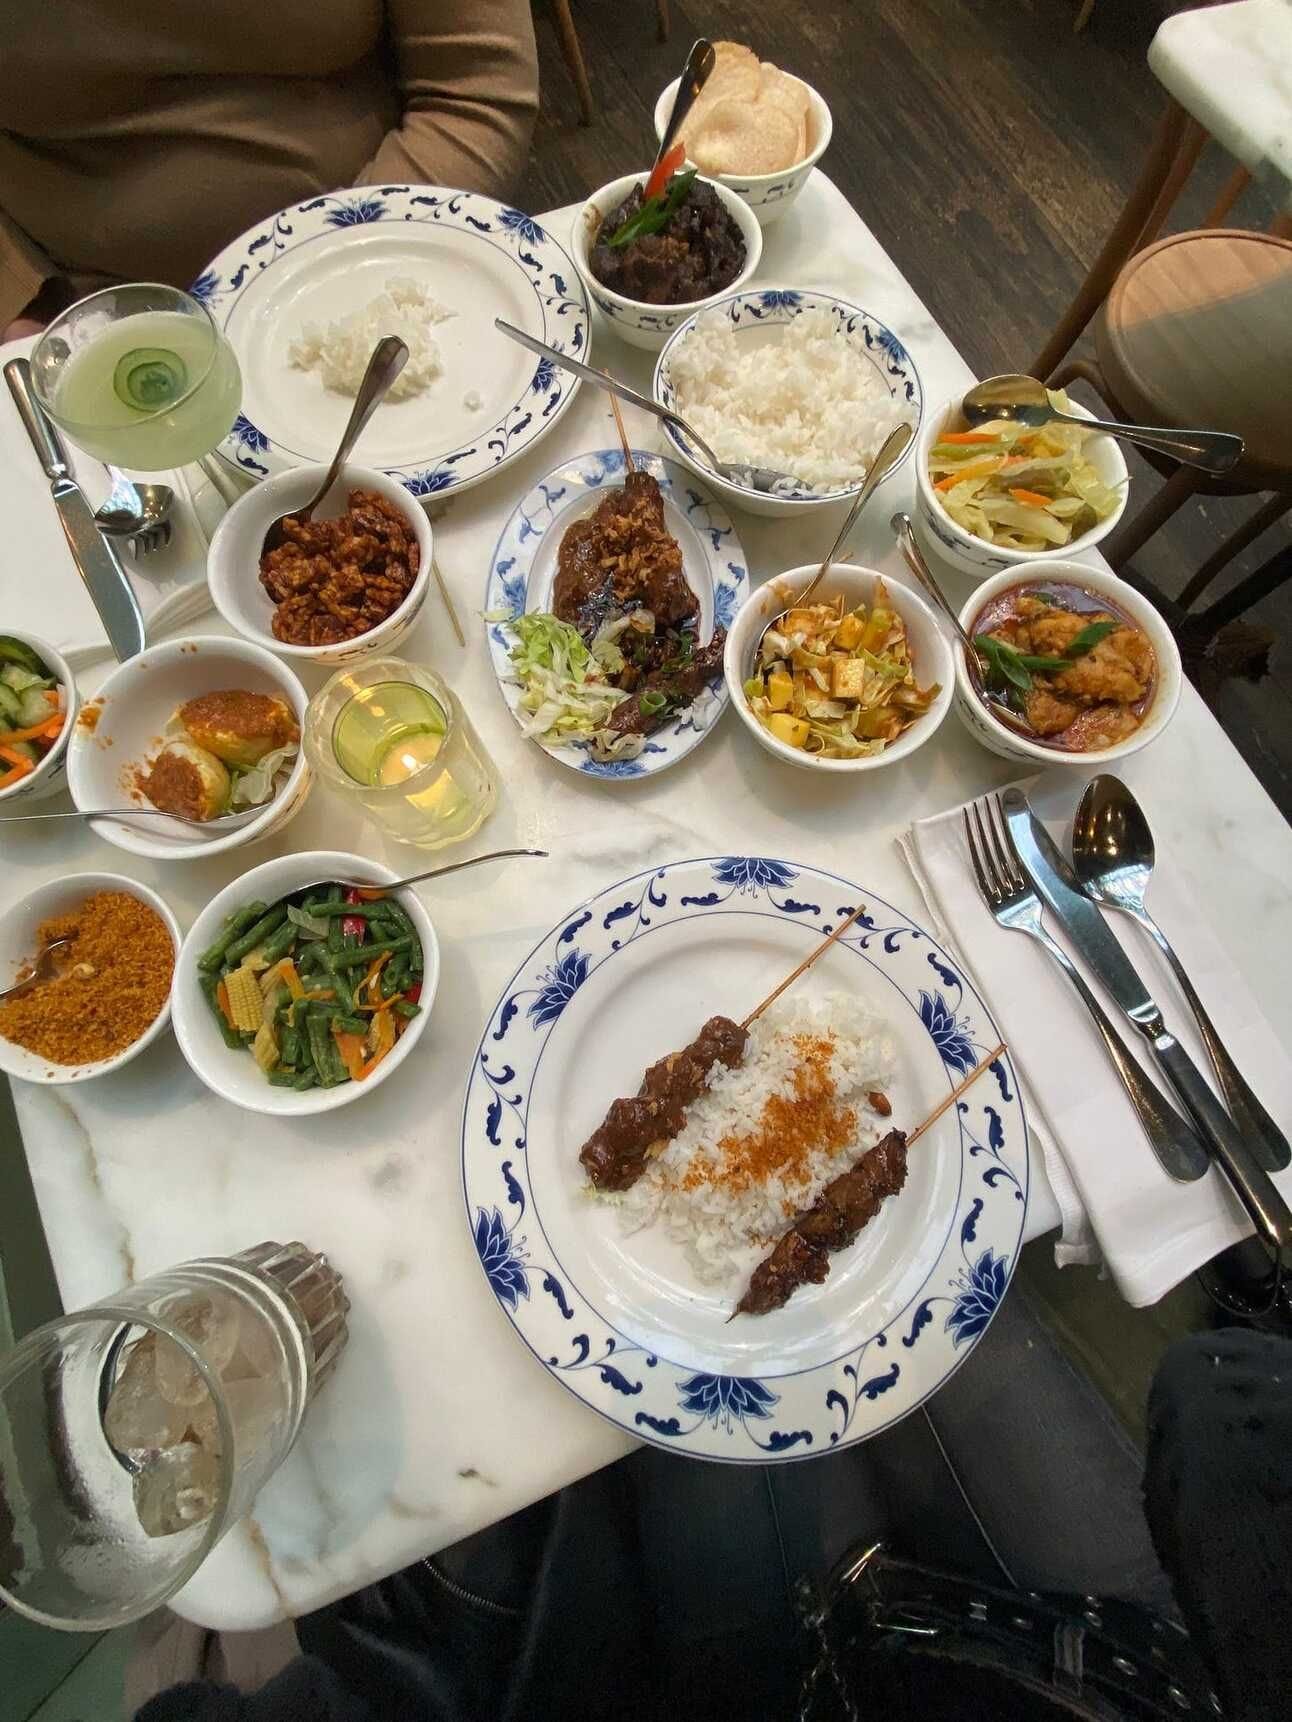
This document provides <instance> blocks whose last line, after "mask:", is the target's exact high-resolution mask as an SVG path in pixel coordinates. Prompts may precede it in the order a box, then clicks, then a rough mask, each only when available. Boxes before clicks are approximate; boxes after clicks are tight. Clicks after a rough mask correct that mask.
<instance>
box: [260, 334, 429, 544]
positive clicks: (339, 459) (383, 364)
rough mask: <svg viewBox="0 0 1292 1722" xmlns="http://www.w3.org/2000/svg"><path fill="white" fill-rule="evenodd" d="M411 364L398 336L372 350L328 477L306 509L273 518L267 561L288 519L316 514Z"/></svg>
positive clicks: (267, 536) (267, 534)
mask: <svg viewBox="0 0 1292 1722" xmlns="http://www.w3.org/2000/svg"><path fill="white" fill-rule="evenodd" d="M407 363H408V348H407V347H406V346H405V345H404V343H403V342H402V341H401V340H400V338H399V336H398V335H383V336H382V338H381V340H380V341H378V342H377V345H376V346H375V347H374V348H373V349H372V357H371V358H370V359H369V360H368V369H367V370H366V371H365V372H364V373H363V381H362V382H361V383H360V384H359V392H358V393H357V394H356V395H355V397H354V406H353V407H352V408H351V411H350V417H349V419H348V420H347V421H346V427H345V429H344V430H343V431H342V432H341V440H340V442H339V443H338V444H337V449H336V453H335V454H334V455H333V456H332V464H331V466H330V467H328V469H327V476H326V477H325V478H324V480H323V482H322V484H321V485H320V486H319V487H318V490H317V491H316V493H315V494H314V496H313V497H312V498H311V499H310V501H309V502H307V503H306V504H305V506H304V508H289V509H288V510H287V512H286V513H285V514H280V515H279V516H278V518H277V519H276V520H271V521H270V523H269V527H268V529H267V531H266V532H265V536H264V540H263V542H262V543H261V546H260V555H261V559H262V560H263V559H264V558H265V557H266V556H268V555H269V553H270V551H271V550H277V549H278V547H279V545H280V544H282V543H283V542H284V540H285V539H286V536H287V534H286V533H285V532H284V531H283V524H284V522H285V521H288V520H299V521H300V522H301V523H302V525H303V524H304V523H305V521H307V520H308V519H309V518H310V516H311V515H312V514H313V512H314V510H315V509H316V508H317V507H318V505H319V503H320V502H322V500H323V498H324V497H325V496H326V495H327V493H328V491H329V490H331V488H332V486H333V485H334V484H335V483H336V481H337V479H338V478H339V477H340V474H341V468H342V467H343V466H344V465H345V463H346V461H347V460H348V459H349V458H350V450H351V449H352V448H353V447H354V445H355V443H357V442H358V440H359V438H360V436H361V435H362V434H363V431H364V428H365V427H366V425H367V423H368V420H369V419H370V418H371V417H372V415H373V414H374V413H375V412H376V410H377V408H378V407H379V406H380V405H381V403H382V401H383V400H384V399H385V398H386V393H387V391H388V390H389V388H390V385H391V384H392V383H393V382H394V380H395V378H396V377H397V376H398V375H399V373H400V372H401V371H402V370H403V368H404V366H405V365H406V364H407Z"/></svg>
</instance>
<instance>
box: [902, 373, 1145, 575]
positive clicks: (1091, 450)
mask: <svg viewBox="0 0 1292 1722" xmlns="http://www.w3.org/2000/svg"><path fill="white" fill-rule="evenodd" d="M961 398H962V397H961V396H960V395H953V396H952V397H951V398H950V399H949V400H945V401H943V403H942V405H941V406H940V407H939V408H938V410H937V411H936V412H930V413H928V414H926V415H925V421H924V428H923V430H922V431H921V432H920V435H919V436H918V437H917V438H916V443H915V518H914V522H913V524H914V527H915V536H916V537H917V538H918V539H919V541H920V546H921V548H922V549H923V551H924V553H925V554H926V555H928V556H934V557H939V558H941V560H942V561H943V562H946V563H949V564H950V566H951V567H952V568H955V569H957V570H958V571H959V572H960V573H961V574H968V575H969V576H970V578H971V579H974V580H985V579H986V578H987V576H988V575H989V574H997V573H999V572H1000V571H1001V569H1009V568H1021V567H1023V565H1024V564H1025V563H1028V562H1048V561H1050V560H1051V558H1054V559H1057V560H1062V561H1066V560H1068V559H1070V558H1071V557H1073V556H1080V555H1081V554H1082V552H1083V551H1086V550H1093V549H1094V548H1095V546H1096V545H1097V544H1098V543H1100V542H1101V540H1103V539H1105V538H1107V536H1108V534H1109V533H1110V532H1111V531H1112V529H1113V527H1114V526H1116V524H1117V522H1118V521H1119V520H1120V519H1121V517H1122V515H1123V514H1124V513H1125V512H1126V497H1127V492H1128V490H1129V488H1130V487H1129V483H1128V478H1127V469H1126V457H1125V455H1124V454H1123V453H1122V451H1121V446H1120V444H1118V443H1117V442H1116V441H1115V440H1114V438H1112V437H1110V436H1096V437H1092V438H1091V439H1090V441H1089V442H1088V443H1087V444H1086V454H1087V457H1088V458H1089V461H1090V464H1091V465H1092V466H1093V467H1094V469H1095V471H1096V472H1097V473H1098V474H1099V476H1100V478H1101V479H1103V481H1104V483H1105V484H1106V485H1108V486H1109V487H1110V488H1111V489H1114V490H1116V491H1117V492H1118V502H1117V506H1116V508H1114V509H1113V511H1112V513H1111V514H1110V515H1109V516H1108V518H1107V520H1101V521H1100V522H1099V524H1098V525H1097V526H1092V527H1091V529H1090V531H1089V532H1083V533H1082V534H1081V536H1080V537H1079V538H1074V539H1073V540H1072V542H1071V544H1063V545H1058V546H1056V547H1055V548H1054V549H1053V550H1006V549H1004V548H1002V547H1001V546H999V545H995V544H988V543H986V542H985V540H983V539H981V538H975V537H974V535H973V533H972V532H966V531H965V530H964V528H963V527H962V526H957V525H956V523H955V521H954V520H952V518H951V516H950V515H949V514H948V513H947V511H946V509H945V508H943V506H942V503H941V500H940V499H939V497H938V494H937V492H936V491H935V490H934V488H933V482H932V480H931V479H930V477H929V450H930V449H931V448H932V447H933V445H934V443H935V442H936V441H937V440H938V438H939V437H940V436H941V434H942V431H943V429H944V427H945V426H946V425H947V424H948V423H949V422H950V421H952V420H953V419H955V418H956V417H958V415H959V411H960V401H961ZM1072 411H1073V412H1074V413H1075V414H1076V416H1077V417H1078V418H1083V419H1090V418H1093V417H1094V416H1095V415H1094V414H1093V413H1092V412H1089V411H1087V409H1086V408H1085V407H1083V406H1082V405H1081V404H1080V403H1079V402H1077V401H1073V403H1072Z"/></svg>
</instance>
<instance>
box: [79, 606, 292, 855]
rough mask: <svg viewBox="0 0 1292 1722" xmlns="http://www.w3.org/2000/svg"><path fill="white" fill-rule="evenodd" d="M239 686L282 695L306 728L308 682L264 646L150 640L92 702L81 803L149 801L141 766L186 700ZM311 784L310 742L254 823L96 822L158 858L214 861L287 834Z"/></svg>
mask: <svg viewBox="0 0 1292 1722" xmlns="http://www.w3.org/2000/svg"><path fill="white" fill-rule="evenodd" d="M233 688H238V689H246V690H247V692H249V693H255V694H276V695H277V696H278V697H279V698H280V699H282V700H284V701H285V702H286V703H287V704H288V705H289V706H290V707H291V708H292V711H293V712H294V713H295V714H296V721H297V723H298V724H299V725H300V726H301V728H302V729H304V726H305V707H306V705H307V704H308V696H307V695H306V692H305V689H304V688H303V687H302V686H301V684H300V682H299V680H298V679H297V677H296V676H295V674H294V673H293V672H292V671H291V670H290V669H289V668H288V667H287V665H286V664H282V663H280V662H279V661H278V659H277V658H276V657H274V655H273V653H272V652H267V651H266V650H265V649H264V647H263V646H253V645H251V644H250V643H249V642H248V641H246V640H230V639H228V638H227V637H226V636H225V635H223V634H198V635H195V636H193V637H192V638H190V639H185V640H167V641H166V642H165V643H164V644H162V645H159V646H148V647H147V648H145V650H144V651H142V652H141V653H140V654H139V656H138V657H137V658H127V659H126V661H125V663H124V664H121V665H120V666H119V667H118V668H117V669H115V670H113V672H112V674H111V675H110V676H109V677H108V678H107V680H106V681H105V682H104V684H103V686H102V687H101V688H100V689H99V692H98V694H97V695H96V698H95V702H92V703H97V704H98V707H99V716H98V721H97V722H96V723H95V725H94V728H93V729H88V728H87V727H86V726H85V725H84V724H78V725H77V727H76V732H75V734H74V735H73V737H72V745H71V747H70V749H69V750H68V761H67V780H68V788H69V789H70V790H71V792H72V800H73V801H74V802H75V803H76V805H77V806H78V807H80V808H91V807H121V808H128V807H130V806H132V805H135V804H137V805H139V806H140V807H147V806H148V803H147V801H145V800H144V799H143V798H142V796H141V795H140V794H139V792H138V790H136V789H134V786H133V776H134V772H135V771H136V770H137V769H138V768H139V767H142V766H144V765H146V764H147V762H148V761H149V760H150V759H152V758H154V757H155V756H156V754H157V753H158V752H159V750H160V748H161V743H162V732H163V730H164V729H165V727H166V724H167V723H168V722H169V720H170V718H171V717H172V716H173V715H174V713H175V712H176V710H177V709H178V708H179V707H180V706H181V705H183V703H184V701H185V700H191V699H196V698H197V696H198V695H199V694H208V693H217V692H219V691H221V690H227V689H233ZM312 783H313V774H312V773H311V771H310V768H309V766H308V765H307V764H306V761H305V749H304V747H303V746H302V747H301V749H300V751H299V752H298V753H297V755H296V758H295V759H294V760H293V761H292V769H291V771H290V772H289V773H288V776H287V778H286V781H285V782H284V783H283V785H282V787H281V788H280V789H279V790H278V792H277V794H276V795H275V796H274V797H273V799H272V800H271V801H269V802H268V803H266V805H265V807H264V809H263V811H262V812H260V813H259V814H257V816H256V817H255V818H254V819H249V820H248V821H247V822H246V824H245V825H238V826H234V827H233V828H232V829H231V830H227V831H224V832H211V833H210V834H209V835H205V834H203V833H202V832H200V831H198V830H196V829H195V828H194V827H193V826H191V825H184V824H182V823H181V822H180V821H179V820H178V819H158V818H154V817H152V816H151V815H149V817H147V818H145V819H140V820H138V821H136V822H135V823H134V824H130V825H127V824H125V823H124V822H123V821H122V820H118V819H96V820H95V821H94V829H95V831H96V832H97V833H98V834H99V836H100V837H102V838H104V839H105V840H106V841H107V842H109V843H112V844H115V846H116V847H117V848H118V849H125V850H127V851H128V852H129V853H130V854H132V855H148V856H150V857H151V858H152V859H153V860H157V861H187V860H196V859H201V860H206V859H208V858H209V857H210V856H212V855H221V854H224V853H225V851H226V850H230V849H240V848H241V847H242V845H243V844H245V843H255V842H257V841H259V839H260V838H262V837H268V836H269V835H270V834H271V833H272V832H275V831H281V830H282V828H283V827H284V826H285V825H286V824H287V823H288V821H289V820H291V819H293V818H295V816H296V814H298V813H299V812H300V810H301V808H302V807H303V806H304V805H305V798H306V796H307V795H308V794H309V792H310V787H311V785H312Z"/></svg>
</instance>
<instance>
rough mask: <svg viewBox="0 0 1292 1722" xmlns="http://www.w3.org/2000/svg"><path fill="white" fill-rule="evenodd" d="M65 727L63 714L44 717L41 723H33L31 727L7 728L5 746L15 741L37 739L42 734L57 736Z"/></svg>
mask: <svg viewBox="0 0 1292 1722" xmlns="http://www.w3.org/2000/svg"><path fill="white" fill-rule="evenodd" d="M62 727H63V716H62V713H61V712H60V713H59V714H58V716H57V717H47V718H42V720H41V721H40V723H34V724H32V726H31V728H30V729H7V730H6V731H5V732H4V739H5V746H6V747H7V746H8V745H9V743H10V742H15V741H35V740H36V739H37V738H38V737H42V736H56V735H57V734H58V732H59V730H60V729H62Z"/></svg>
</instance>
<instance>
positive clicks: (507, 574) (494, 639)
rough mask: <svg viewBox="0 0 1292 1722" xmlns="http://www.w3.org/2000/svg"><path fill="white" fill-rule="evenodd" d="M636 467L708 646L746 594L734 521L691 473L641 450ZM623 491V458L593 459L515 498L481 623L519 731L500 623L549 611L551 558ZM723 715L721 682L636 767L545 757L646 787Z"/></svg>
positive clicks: (662, 732)
mask: <svg viewBox="0 0 1292 1722" xmlns="http://www.w3.org/2000/svg"><path fill="white" fill-rule="evenodd" d="M633 459H634V461H635V462H636V463H637V465H638V467H639V468H641V469H642V470H643V471H645V472H650V473H653V474H654V475H655V477H656V478H657V479H658V481H659V486H660V489H661V491H662V492H663V494H664V517H665V520H666V522H667V524H668V529H669V531H670V532H671V533H672V534H673V536H674V538H675V539H676V540H677V542H678V545H679V547H680V549H681V551H682V568H683V572H684V573H685V574H686V578H687V580H688V582H689V583H690V586H691V590H692V591H693V592H694V593H695V595H696V597H697V598H698V599H699V601H700V622H699V630H698V634H699V639H700V641H701V642H702V643H703V642H705V641H707V640H709V639H711V638H712V635H713V630H714V628H715V627H721V628H726V627H729V626H730V625H731V619H732V617H733V616H734V615H735V613H736V611H737V610H738V609H739V608H740V606H741V604H742V603H743V602H744V599H745V595H746V593H747V591H748V589H749V575H748V572H747V571H746V568H745V553H744V551H743V550H742V549H741V548H740V540H739V538H738V537H737V536H736V529H735V527H734V526H733V525H732V524H731V516H730V515H729V514H728V513H727V511H726V509H725V508H723V506H722V504H721V503H720V502H716V501H715V500H714V498H713V496H712V495H711V494H710V492H709V491H708V490H707V489H706V488H705V486H704V485H703V484H701V483H700V482H699V481H698V480H697V479H694V478H692V476H691V474H690V473H689V472H686V471H685V470H684V469H683V468H682V467H680V466H678V465H676V464H675V463H674V462H673V461H669V460H661V459H660V457H659V455H657V454H650V453H648V452H647V451H646V450H644V449H634V450H633ZM623 482H624V457H623V452H622V450H620V449H617V448H614V449H610V448H605V449H597V450H596V451H595V452H593V453H591V454H581V455H579V456H577V457H576V458H575V459H574V460H569V461H566V463H565V464H564V466H558V467H557V468H556V470H555V471H554V472H549V473H548V474H547V476H546V477H545V478H542V479H540V480H539V482H538V483H537V484H536V485H535V486H534V488H533V489H532V490H531V491H530V492H529V494H528V496H525V497H522V499H521V501H520V502H519V503H518V504H517V506H516V509H515V512H514V513H513V514H512V516H511V519H510V520H509V521H508V522H507V524H506V526H504V527H503V529H502V536H501V538H499V540H498V544H497V547H496V548H495V550H494V553H493V561H492V563H491V564H490V568H489V577H488V580H487V582H486V584H485V603H484V613H485V616H486V617H490V618H494V619H493V620H489V621H486V623H485V626H486V628H487V629H488V636H489V655H490V658H491V659H492V662H493V668H494V674H495V675H496V676H497V677H498V686H499V687H500V688H501V689H502V697H503V699H504V700H506V702H507V709H508V710H509V711H510V712H511V714H512V716H513V717H514V718H515V719H516V721H517V723H519V722H520V721H521V719H522V717H523V715H524V714H523V713H522V712H521V711H520V706H519V702H520V691H521V690H520V685H519V683H517V682H516V681H515V680H514V678H513V673H512V671H513V667H512V663H511V659H510V658H509V657H508V655H507V654H508V650H509V648H510V646H511V645H512V644H514V638H513V636H512V635H511V633H510V631H509V629H508V628H507V625H506V622H505V621H499V620H497V618H498V617H506V616H518V615H521V614H523V613H524V612H525V611H527V610H550V609H551V607H552V583H553V581H554V580H555V578H556V572H557V552H558V551H559V549H560V545H561V539H562V538H563V537H564V535H565V530H566V528H567V527H568V526H569V525H570V524H571V522H572V521H574V520H578V519H580V518H581V517H582V516H583V515H585V514H590V513H591V512H592V510H593V509H594V508H595V507H596V505H597V502H598V500H599V498H600V493H601V492H602V491H603V490H609V489H615V488H616V487H618V486H619V485H622V483H623ZM726 705H727V685H726V683H725V682H724V681H723V680H722V678H721V676H719V677H718V679H717V681H716V682H715V683H714V684H713V686H712V688H710V689H708V690H706V691H705V692H704V693H702V694H700V695H699V696H698V697H697V698H696V699H695V701H694V702H693V703H692V704H691V705H689V706H687V707H686V708H685V709H683V710H682V711H680V712H678V714H677V715H676V717H674V718H673V719H672V720H671V721H670V722H669V723H667V724H665V725H664V726H663V728H661V729H659V730H657V731H656V732H655V734H654V735H652V736H649V737H647V740H646V745H645V747H644V748H643V750H642V752H641V753H640V754H638V756H637V758H636V759H616V760H608V761H603V760H595V759H593V758H592V757H591V755H590V754H589V752H588V750H587V748H586V747H584V746H579V745H575V744H573V743H571V744H569V745H566V746H562V747H546V746H544V751H545V752H547V753H549V754H551V756H552V758H553V759H559V760H560V762H561V764H562V765H568V766H569V767H570V768H571V769H572V770H574V771H581V772H583V773H584V774H585V775H587V776H592V777H614V778H625V777H645V776H648V775H649V774H651V773H653V772H656V771H663V770H664V769H665V768H666V767H667V766H670V765H675V764H676V763H677V761H678V760H679V759H684V758H685V757H686V755H687V754H688V753H690V751H691V749H692V748H694V747H698V746H699V745H700V743H701V742H702V741H703V740H704V738H705V736H706V735H707V734H708V732H709V730H710V729H711V728H712V726H713V724H714V722H715V721H716V720H717V719H718V718H719V717H720V716H721V715H722V713H723V711H724V710H725V709H726Z"/></svg>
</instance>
